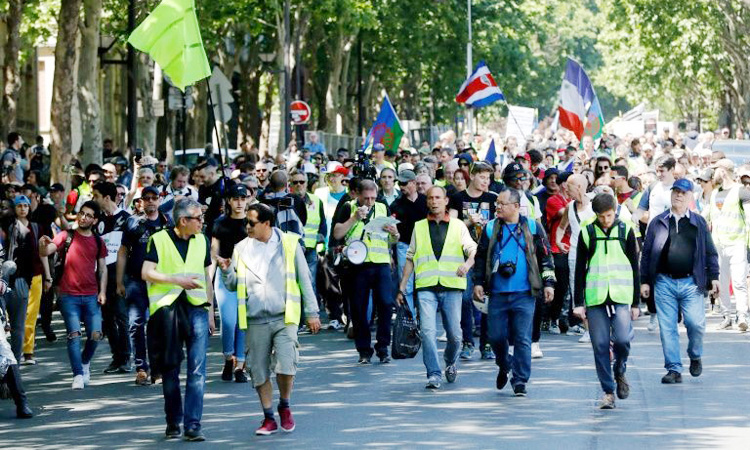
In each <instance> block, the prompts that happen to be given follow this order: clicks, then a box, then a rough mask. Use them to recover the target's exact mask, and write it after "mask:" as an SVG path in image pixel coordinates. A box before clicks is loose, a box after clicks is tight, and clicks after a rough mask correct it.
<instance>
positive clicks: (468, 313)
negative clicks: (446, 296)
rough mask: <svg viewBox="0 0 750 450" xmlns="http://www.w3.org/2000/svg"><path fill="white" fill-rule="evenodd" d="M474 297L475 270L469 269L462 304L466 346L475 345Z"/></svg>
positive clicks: (462, 326)
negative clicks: (472, 298)
mask: <svg viewBox="0 0 750 450" xmlns="http://www.w3.org/2000/svg"><path fill="white" fill-rule="evenodd" d="M472 295H474V269H473V268H472V269H469V272H468V273H467V274H466V290H465V291H464V294H463V297H462V302H461V331H462V333H463V337H462V340H463V342H464V344H471V345H472V346H473V345H474V309H475V308H474V303H473V302H472V300H471V297H472Z"/></svg>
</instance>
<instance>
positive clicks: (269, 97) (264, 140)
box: [258, 75, 276, 155]
mask: <svg viewBox="0 0 750 450" xmlns="http://www.w3.org/2000/svg"><path fill="white" fill-rule="evenodd" d="M275 87H276V77H274V76H273V75H269V76H268V77H267V78H266V89H265V91H266V98H265V103H264V104H263V122H262V124H261V127H260V139H259V142H258V151H259V154H261V155H267V154H269V149H268V141H269V138H270V136H271V112H272V110H273V92H274V88H275Z"/></svg>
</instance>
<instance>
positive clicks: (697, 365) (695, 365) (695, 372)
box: [690, 358, 703, 377]
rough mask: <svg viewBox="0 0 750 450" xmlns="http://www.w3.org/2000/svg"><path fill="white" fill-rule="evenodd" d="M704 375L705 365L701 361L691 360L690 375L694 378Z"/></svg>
mask: <svg viewBox="0 0 750 450" xmlns="http://www.w3.org/2000/svg"><path fill="white" fill-rule="evenodd" d="M702 373H703V363H702V362H701V359H700V358H698V359H691V360H690V375H692V376H694V377H699V376H701V374H702Z"/></svg>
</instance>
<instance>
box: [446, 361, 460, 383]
mask: <svg viewBox="0 0 750 450" xmlns="http://www.w3.org/2000/svg"><path fill="white" fill-rule="evenodd" d="M457 377H458V368H457V367H456V365H455V364H451V365H450V366H448V367H446V368H445V381H447V382H448V383H455V382H456V378H457Z"/></svg>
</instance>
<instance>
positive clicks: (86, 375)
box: [81, 363, 91, 385]
mask: <svg viewBox="0 0 750 450" xmlns="http://www.w3.org/2000/svg"><path fill="white" fill-rule="evenodd" d="M81 367H83V384H85V385H88V384H89V383H91V363H88V364H81Z"/></svg>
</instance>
